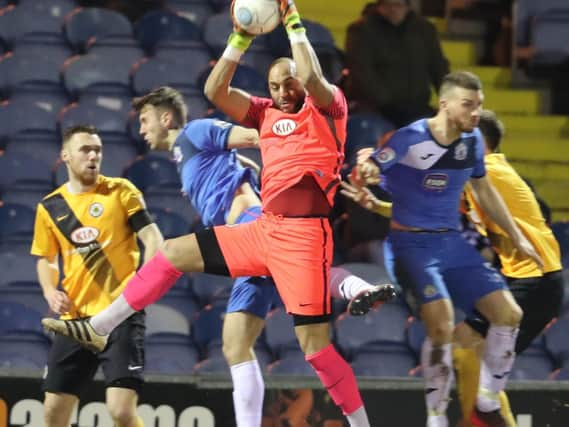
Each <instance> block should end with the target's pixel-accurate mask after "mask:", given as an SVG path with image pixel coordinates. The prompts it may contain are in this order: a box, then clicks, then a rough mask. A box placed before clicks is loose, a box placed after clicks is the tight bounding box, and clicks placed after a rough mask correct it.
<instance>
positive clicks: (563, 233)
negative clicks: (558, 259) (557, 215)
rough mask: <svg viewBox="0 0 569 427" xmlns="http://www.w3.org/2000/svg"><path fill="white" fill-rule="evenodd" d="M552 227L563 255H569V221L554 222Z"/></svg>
mask: <svg viewBox="0 0 569 427" xmlns="http://www.w3.org/2000/svg"><path fill="white" fill-rule="evenodd" d="M551 229H552V230H553V234H555V238H556V239H557V241H558V242H559V246H560V248H561V253H562V255H569V222H567V221H563V222H554V223H553V224H552V226H551Z"/></svg>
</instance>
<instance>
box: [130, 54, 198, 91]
mask: <svg viewBox="0 0 569 427" xmlns="http://www.w3.org/2000/svg"><path fill="white" fill-rule="evenodd" d="M206 67H208V62H205V63H201V64H200V63H197V62H194V61H193V60H192V59H191V58H187V59H186V60H183V61H180V60H170V59H163V58H160V57H154V58H150V59H149V60H148V61H144V62H142V63H140V65H139V66H138V67H137V68H136V70H135V71H134V74H133V77H132V88H133V90H134V93H135V94H137V95H144V94H146V93H148V92H150V91H151V90H152V89H155V88H157V87H160V86H172V87H173V88H175V89H177V90H179V91H180V92H182V93H183V94H184V95H186V94H189V93H191V94H201V92H202V91H201V89H200V88H199V87H198V83H199V78H200V76H201V74H202V73H203V71H204V69H206Z"/></svg>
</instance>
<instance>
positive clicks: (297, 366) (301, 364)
mask: <svg viewBox="0 0 569 427" xmlns="http://www.w3.org/2000/svg"><path fill="white" fill-rule="evenodd" d="M266 373H267V374H269V375H275V376H291V375H294V376H302V377H316V373H315V372H314V369H313V368H312V366H310V364H309V363H308V362H307V361H306V359H305V358H304V353H303V352H302V351H300V350H298V351H290V352H287V353H286V354H285V355H284V357H283V358H280V359H278V360H276V361H274V362H273V363H271V364H269V365H268V366H267V368H266Z"/></svg>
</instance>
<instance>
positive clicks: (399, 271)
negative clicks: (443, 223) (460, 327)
mask: <svg viewBox="0 0 569 427" xmlns="http://www.w3.org/2000/svg"><path fill="white" fill-rule="evenodd" d="M389 242H390V244H391V251H389V250H388V251H387V253H386V255H387V256H386V264H387V270H388V272H389V273H391V274H393V275H394V276H395V277H396V280H397V283H398V284H399V285H400V286H401V287H402V288H403V289H404V290H405V291H406V293H412V297H413V298H414V300H415V303H416V304H417V305H421V304H426V303H428V302H431V301H436V300H438V299H442V298H448V299H451V300H452V302H453V304H454V305H456V306H457V307H458V308H460V309H461V310H463V311H464V313H465V314H467V315H468V314H471V313H472V312H473V310H474V308H475V307H474V306H475V304H476V302H477V301H478V300H479V299H480V298H482V297H484V296H485V295H488V294H489V293H491V292H494V291H497V290H501V289H507V285H506V282H505V281H504V279H503V278H502V276H501V275H500V273H498V271H496V270H495V269H494V268H493V267H491V266H490V264H489V263H487V262H486V260H484V258H482V256H481V255H480V254H479V253H478V251H477V250H476V248H474V247H473V246H472V245H470V244H469V243H468V242H467V241H466V240H465V239H464V238H463V237H462V235H461V233H460V232H459V231H447V232H442V233H436V232H433V233H428V232H404V231H392V232H391V233H390V235H389ZM387 245H389V243H388V244H387ZM388 249H389V247H388ZM411 305H415V304H411Z"/></svg>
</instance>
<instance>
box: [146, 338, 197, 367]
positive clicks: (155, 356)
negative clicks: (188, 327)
mask: <svg viewBox="0 0 569 427" xmlns="http://www.w3.org/2000/svg"><path fill="white" fill-rule="evenodd" d="M144 345H145V357H146V363H145V367H144V370H145V372H147V373H153V374H177V375H190V374H191V373H192V370H193V367H194V365H195V364H196V363H197V362H198V360H199V354H198V352H197V350H196V349H195V347H194V346H193V343H192V341H191V339H190V337H189V336H188V335H184V334H182V335H180V334H176V333H164V332H163V333H158V334H153V335H150V336H147V337H146V339H145V342H144Z"/></svg>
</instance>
